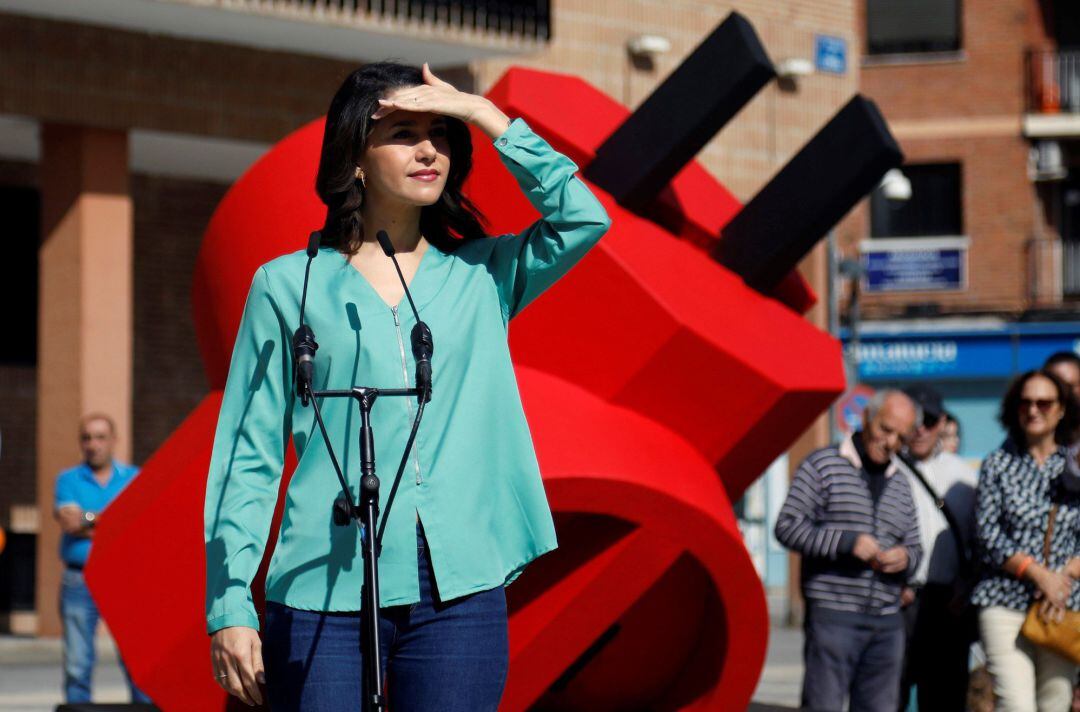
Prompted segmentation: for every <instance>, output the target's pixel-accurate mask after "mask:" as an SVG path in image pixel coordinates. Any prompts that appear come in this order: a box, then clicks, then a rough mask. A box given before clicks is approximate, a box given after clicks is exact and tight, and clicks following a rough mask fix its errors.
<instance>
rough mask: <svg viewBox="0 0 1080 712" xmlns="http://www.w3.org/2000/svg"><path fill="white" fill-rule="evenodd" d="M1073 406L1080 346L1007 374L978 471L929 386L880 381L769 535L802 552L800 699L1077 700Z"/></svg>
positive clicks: (862, 702) (1008, 703) (902, 705)
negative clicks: (996, 424)
mask: <svg viewBox="0 0 1080 712" xmlns="http://www.w3.org/2000/svg"><path fill="white" fill-rule="evenodd" d="M1078 409H1080V356H1077V355H1076V354H1074V353H1067V352H1063V353H1058V354H1054V355H1053V356H1051V357H1050V359H1049V360H1048V361H1047V362H1046V364H1045V365H1044V366H1043V367H1042V368H1040V369H1037V370H1032V371H1028V372H1026V373H1023V374H1021V375H1020V376H1018V377H1017V378H1016V379H1014V380H1013V381H1012V383H1011V384H1010V385H1009V388H1008V390H1007V392H1006V393H1005V395H1004V397H1003V398H1002V401H1001V410H1000V415H999V418H1000V421H1001V424H1002V426H1003V427H1004V429H1005V432H1006V437H1005V439H1004V441H1003V442H1002V443H1001V445H1000V447H998V448H997V449H996V450H994V451H993V452H991V453H988V454H987V455H986V457H985V458H984V459H983V460H982V466H981V468H980V470H979V472H978V473H977V474H976V472H975V470H974V469H973V468H972V467H971V466H970V465H968V464H967V461H966V460H964V459H962V458H960V457H959V456H958V455H957V451H958V450H959V442H960V436H961V433H960V427H959V422H958V421H957V420H956V418H954V417H952V416H951V415H950V414H949V413H948V412H947V411H946V409H945V404H944V403H943V402H942V398H941V396H940V394H939V393H937V392H936V391H935V390H934V389H933V388H930V387H927V386H922V385H920V386H917V387H912V388H907V389H904V390H891V389H886V390H880V391H878V392H877V393H876V394H875V395H874V396H873V398H872V399H871V400H870V402H869V403H868V404H867V406H866V408H865V410H864V412H863V419H862V427H861V428H860V429H859V430H858V431H856V432H855V433H853V434H851V435H850V436H849V437H847V438H845V439H844V440H843V442H841V443H840V444H838V445H834V446H830V447H826V448H822V449H820V450H817V451H815V452H813V453H811V454H810V456H808V457H807V458H806V460H804V461H803V462H802V463H801V465H800V466H799V468H798V470H797V472H796V473H795V476H794V479H793V481H792V484H791V489H790V491H789V492H788V496H787V500H786V501H785V502H784V506H783V508H782V509H781V511H780V513H779V515H778V518H777V522H776V537H777V539H779V541H780V542H781V543H782V544H784V545H785V546H786V547H788V548H790V549H791V550H793V551H796V552H798V553H799V554H801V555H802V558H801V584H802V592H803V598H804V600H805V604H806V609H805V610H806V612H805V620H804V630H805V643H804V663H805V673H804V680H803V691H802V705H803V708H804V709H808V710H843V709H845V708H847V709H851V710H853V711H862V710H868V711H871V712H883V711H888V712H892V710H898V711H900V712H902V711H904V710H908V709H913V708H917V709H918V710H920V711H922V712H926V711H927V710H961V711H962V710H965V709H976V708H977V709H978V712H984V711H988V710H995V711H996V712H1012V711H1025V712H1026V711H1031V712H1035V711H1036V710H1037V711H1038V712H1068V710H1070V709H1072V707H1073V695H1074V691H1073V688H1074V683H1075V682H1076V678H1077V669H1078V665H1077V664H1078V662H1080V657H1074V655H1073V654H1071V653H1068V652H1063V651H1065V650H1067V649H1068V643H1069V642H1071V641H1073V640H1075V642H1076V644H1077V645H1076V648H1077V649H1078V650H1080V627H1077V626H1076V625H1073V623H1072V620H1071V619H1070V616H1069V612H1076V611H1080V586H1077V585H1076V582H1077V580H1078V579H1080V461H1078V458H1080V442H1078V440H1080V430H1078V417H1080V416H1078ZM1025 621H1027V625H1025ZM1048 632H1049V633H1052V634H1053V635H1052V636H1051V637H1053V638H1055V639H1057V640H1058V641H1064V644H1062V645H1058V646H1057V647H1055V645H1054V644H1053V643H1052V642H1051V640H1049V637H1048ZM980 662H981V667H979V668H978V671H979V672H978V674H977V675H976V677H975V680H974V681H973V680H972V677H971V675H970V671H971V670H972V668H973V667H974V666H975V665H976V664H978V663H980ZM980 676H983V677H987V676H988V678H989V681H990V684H989V686H988V687H989V688H990V694H986V695H985V699H981V700H980V699H979V697H978V694H975V695H971V694H970V693H971V691H972V690H976V689H978V688H979V686H980V685H979V678H980ZM969 688H971V690H969Z"/></svg>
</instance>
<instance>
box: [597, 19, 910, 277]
mask: <svg viewBox="0 0 1080 712" xmlns="http://www.w3.org/2000/svg"><path fill="white" fill-rule="evenodd" d="M775 76H776V73H775V70H774V69H773V66H772V63H771V62H770V61H769V58H768V56H767V54H766V53H765V49H764V47H763V46H762V45H761V42H760V40H759V39H758V37H757V34H756V33H755V32H754V28H753V26H752V25H751V24H750V22H749V21H747V19H746V18H745V17H743V16H742V15H740V14H739V13H736V12H733V13H731V14H730V15H728V17H727V18H726V19H725V20H724V21H723V22H721V23H720V25H718V26H717V28H716V29H715V30H714V31H713V32H712V34H710V35H709V36H708V37H707V38H706V39H705V41H703V42H702V43H701V44H700V45H698V47H697V48H696V49H695V50H694V51H693V52H692V53H691V54H690V56H689V57H687V58H686V60H685V61H684V62H683V63H682V64H681V65H680V66H679V67H678V68H677V69H676V70H675V71H674V72H672V73H671V75H670V76H669V77H668V78H667V79H666V80H665V81H664V82H663V83H662V84H661V85H660V86H659V87H657V88H656V90H655V91H654V92H653V93H652V95H650V96H649V98H648V99H646V100H645V101H644V102H643V103H642V104H641V106H640V107H638V109H637V110H636V111H635V112H634V113H633V114H631V115H630V116H629V117H628V118H627V119H626V121H624V122H623V123H622V125H621V126H620V127H619V128H618V129H616V130H615V131H614V132H613V133H612V134H611V136H610V137H609V138H608V139H607V140H606V141H605V142H604V143H603V144H602V145H601V146H600V147H599V148H598V149H597V152H596V158H595V159H594V160H593V162H592V163H591V164H590V165H589V167H588V168H587V169H586V170H585V176H586V177H587V178H588V179H589V180H591V181H592V182H594V183H595V184H596V185H598V186H600V187H601V188H603V189H604V190H606V191H607V192H608V193H610V194H611V195H612V196H614V197H615V199H616V200H618V201H619V203H620V204H621V205H623V206H624V207H627V208H629V209H631V210H633V211H635V212H637V213H639V214H641V215H650V214H651V212H652V210H653V208H654V207H655V205H654V203H655V200H656V196H657V195H658V194H659V193H660V192H661V191H662V190H663V189H664V188H665V187H666V186H667V185H668V183H669V182H670V181H671V179H672V178H674V177H675V175H676V174H677V173H678V172H679V171H680V170H682V168H683V166H685V165H686V163H688V162H689V161H690V160H691V159H693V157H694V156H695V155H697V153H698V152H699V151H700V150H701V148H702V147H703V146H704V145H705V144H706V143H707V142H708V141H709V140H710V139H712V137H713V136H715V135H716V134H717V133H718V132H719V131H720V130H721V129H722V128H723V127H724V126H725V125H726V124H727V123H728V121H730V120H731V119H732V117H734V116H735V115H736V114H737V113H738V112H739V110H740V109H742V107H743V106H744V105H745V104H746V103H747V102H749V101H750V99H752V98H753V97H754V95H755V94H757V92H758V91H760V90H761V88H762V87H764V86H765V85H766V84H767V83H768V82H769V81H770V80H771V79H773V78H775ZM902 161H903V154H902V153H901V152H900V149H899V147H898V146H897V144H896V141H895V140H894V139H893V137H892V135H891V134H890V133H889V129H888V127H887V126H886V124H885V121H884V119H883V118H882V117H881V114H880V112H879V111H878V110H877V108H876V107H875V106H874V104H873V103H872V102H870V101H869V100H867V99H865V98H864V97H861V96H856V97H855V98H854V99H852V100H851V101H850V102H849V103H848V104H847V105H846V106H845V107H844V108H843V109H841V110H840V111H839V112H838V113H837V114H836V116H834V117H833V118H832V120H831V121H829V123H828V124H827V125H826V126H825V127H824V128H823V129H822V130H821V131H820V132H819V133H818V134H817V135H816V136H814V138H813V139H811V140H810V142H809V143H807V144H806V146H804V147H803V148H802V150H800V151H799V153H798V154H797V155H796V156H795V157H794V158H793V159H792V160H791V161H790V162H789V163H788V164H787V165H785V166H784V168H783V169H782V170H781V171H780V172H779V173H778V174H777V175H776V176H775V177H774V178H773V179H772V180H771V181H770V182H769V183H768V184H767V185H766V186H765V187H764V188H762V189H761V191H760V192H758V194H757V195H755V196H754V198H753V199H751V200H750V202H749V203H747V204H746V205H745V206H744V207H743V209H742V211H740V212H739V214H738V215H736V216H735V217H734V218H733V219H732V220H731V222H730V223H728V225H727V226H725V227H724V229H723V231H722V234H721V238H722V239H721V240H720V241H719V243H718V244H717V245H716V247H715V248H714V251H713V254H714V256H715V257H716V258H717V259H718V260H720V261H721V262H722V263H723V264H724V265H725V266H727V267H728V268H729V269H731V270H732V271H734V272H736V273H737V274H739V275H740V276H742V277H743V279H745V280H746V282H747V283H748V284H749V285H750V286H752V287H753V288H755V289H757V290H758V291H761V292H763V293H766V294H768V293H771V292H772V290H773V288H774V287H775V286H776V285H777V284H778V283H779V281H780V280H781V279H782V278H783V277H784V275H786V274H788V273H789V272H790V271H791V270H792V269H794V268H795V266H796V265H797V264H798V262H799V260H801V259H802V258H803V257H804V256H805V255H806V254H807V253H808V252H809V251H810V250H811V248H813V246H814V245H815V244H816V243H817V242H818V241H819V240H820V239H821V238H822V237H824V235H825V233H826V232H828V230H829V228H830V227H832V226H833V225H835V224H836V222H838V221H839V220H840V218H842V217H843V216H844V214H845V213H847V212H848V211H849V210H850V209H851V208H852V207H853V206H854V205H855V204H856V203H857V202H858V201H859V200H861V199H862V198H863V196H865V195H866V194H867V193H869V192H870V191H871V190H872V189H873V188H874V186H875V185H876V184H877V182H878V181H879V180H880V179H881V176H882V175H884V174H885V171H887V170H889V169H890V168H895V167H896V166H898V165H900V163H901V162H902Z"/></svg>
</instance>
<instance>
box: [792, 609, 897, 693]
mask: <svg viewBox="0 0 1080 712" xmlns="http://www.w3.org/2000/svg"><path fill="white" fill-rule="evenodd" d="M803 626H804V631H805V639H804V640H803V658H804V662H805V664H806V668H805V671H804V672H803V690H802V708H803V709H805V710H810V711H812V712H841V710H843V709H844V699H845V698H849V699H850V702H849V707H848V709H850V710H851V711H852V712H864V711H870V710H872V711H873V712H877V711H878V710H883V711H884V712H892V711H893V710H895V709H896V708H897V705H898V704H899V702H900V672H901V668H902V663H903V659H904V643H905V637H904V626H903V621H902V620H901V619H900V615H899V614H896V615H893V616H888V617H887V618H880V619H877V620H874V619H873V617H871V616H857V615H845V614H842V613H836V612H833V611H821V610H814V609H812V608H811V609H809V610H807V612H806V620H805V622H804V624H803Z"/></svg>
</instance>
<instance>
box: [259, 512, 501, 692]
mask: <svg viewBox="0 0 1080 712" xmlns="http://www.w3.org/2000/svg"><path fill="white" fill-rule="evenodd" d="M417 567H418V569H419V574H420V602H419V603H416V604H414V605H411V606H408V605H406V606H391V607H388V608H382V609H381V610H380V617H379V633H380V644H381V648H382V650H381V653H382V663H383V671H384V673H385V674H386V685H385V687H384V689H385V691H386V695H387V702H388V706H389V707H391V708H392V709H393V710H394V712H431V711H434V710H438V712H485V711H487V710H490V711H491V712H494V711H495V710H496V709H498V706H499V699H500V698H501V697H502V691H503V686H504V685H505V683H506V673H507V667H508V664H509V641H508V637H507V617H506V595H505V592H504V590H503V587H502V586H499V587H496V588H493V589H490V590H488V591H481V592H480V593H474V594H472V595H470V596H465V597H464V598H459V599H455V600H453V601H448V602H446V603H440V602H439V601H438V595H437V591H436V588H435V578H434V576H433V575H432V571H431V561H430V559H429V557H428V555H427V552H426V551H425V546H424V539H423V535H422V534H421V533H420V532H419V531H418V532H417ZM263 660H264V663H265V666H266V692H267V697H268V699H269V703H270V709H271V711H272V712H349V711H351V710H360V709H361V699H362V690H361V678H362V670H363V667H362V661H361V656H360V615H359V614H358V613H323V612H320V611H302V610H298V609H295V608H290V607H288V606H283V605H281V604H279V603H274V602H271V601H267V603H266V633H265V640H264V642H263Z"/></svg>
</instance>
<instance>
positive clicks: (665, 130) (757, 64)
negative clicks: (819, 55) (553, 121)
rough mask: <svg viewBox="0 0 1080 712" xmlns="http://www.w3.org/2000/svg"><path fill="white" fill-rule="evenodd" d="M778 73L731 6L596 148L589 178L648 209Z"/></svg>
mask: <svg viewBox="0 0 1080 712" xmlns="http://www.w3.org/2000/svg"><path fill="white" fill-rule="evenodd" d="M775 76H776V71H775V70H774V69H773V65H772V62H770V61H769V57H768V55H766V54H765V48H764V47H763V46H762V45H761V41H760V40H759V39H758V36H757V33H755V32H754V27H753V26H752V25H751V24H750V22H749V21H748V20H747V19H746V18H745V17H743V16H742V15H740V14H739V13H737V12H733V13H731V14H730V15H728V16H727V18H726V19H725V20H724V21H723V22H721V23H720V24H719V25H718V26H717V27H716V29H715V30H713V32H712V34H710V35H709V36H708V37H707V38H705V40H704V41H703V42H702V43H701V44H700V45H698V47H697V49H695V50H694V51H693V52H692V53H691V54H690V56H689V57H687V58H686V59H685V60H684V61H683V63H682V64H681V65H679V67H678V68H677V69H676V70H675V71H674V72H672V73H671V75H670V76H669V77H668V78H667V79H666V80H664V82H663V83H662V84H661V85H660V86H658V87H657V88H656V90H655V91H653V93H652V94H651V95H650V96H649V98H648V99H646V100H645V101H644V102H643V103H642V104H641V106H639V107H638V108H637V110H636V111H635V112H634V113H633V114H631V115H630V116H629V117H628V118H627V119H626V121H624V122H623V123H622V125H621V126H619V128H617V129H616V130H615V131H614V132H612V134H611V136H609V137H608V139H607V140H606V141H604V143H603V144H602V145H601V146H600V147H599V148H598V149H597V150H596V158H595V159H593V161H592V163H591V164H590V165H589V167H588V168H587V169H586V170H585V177H586V178H588V179H589V180H590V181H592V182H593V183H595V184H596V185H598V186H600V187H602V188H603V189H604V190H606V191H607V192H608V193H609V194H610V195H611V196H612V197H614V198H615V199H616V200H617V201H618V202H619V204H620V205H622V206H624V207H626V208H629V209H631V210H633V211H635V212H638V213H644V212H646V210H647V208H648V207H649V205H650V204H651V203H652V202H653V200H654V199H655V198H656V194H657V193H658V192H659V191H660V189H662V188H663V187H664V186H666V185H667V184H668V183H669V182H670V181H671V179H672V178H674V177H675V174H677V173H678V172H679V171H680V170H682V168H683V166H685V165H686V164H687V163H689V162H690V161H691V160H692V159H693V158H694V156H696V155H697V154H698V152H699V151H701V149H702V148H703V147H704V146H705V144H706V143H708V142H709V140H710V139H712V137H713V136H715V135H716V133H717V132H718V131H719V130H720V129H721V128H723V126H724V125H725V124H727V122H728V121H730V120H731V118H732V117H733V116H735V114H736V113H738V111H739V109H741V108H742V107H743V106H744V105H745V104H746V103H747V102H748V101H750V99H752V98H753V97H754V95H755V94H757V93H758V91H760V90H761V88H762V87H763V86H765V85H766V84H768V83H769V81H770V80H771V79H773V78H774V77H775Z"/></svg>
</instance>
